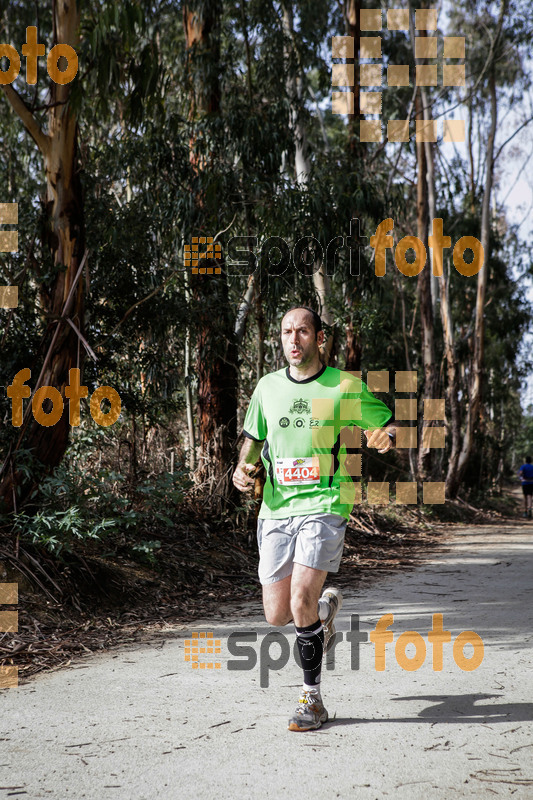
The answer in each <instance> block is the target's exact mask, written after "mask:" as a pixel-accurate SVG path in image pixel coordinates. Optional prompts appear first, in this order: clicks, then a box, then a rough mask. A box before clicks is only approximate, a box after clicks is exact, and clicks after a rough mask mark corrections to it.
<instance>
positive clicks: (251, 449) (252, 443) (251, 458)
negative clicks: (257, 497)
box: [233, 438, 263, 492]
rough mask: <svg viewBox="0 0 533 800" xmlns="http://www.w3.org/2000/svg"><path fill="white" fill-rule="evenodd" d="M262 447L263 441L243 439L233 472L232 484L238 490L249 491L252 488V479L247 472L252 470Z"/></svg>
mask: <svg viewBox="0 0 533 800" xmlns="http://www.w3.org/2000/svg"><path fill="white" fill-rule="evenodd" d="M262 449H263V442H260V441H257V439H249V438H246V439H245V440H244V443H243V446H242V447H241V452H240V453H239V463H238V464H237V467H236V469H235V472H234V473H233V485H234V486H236V487H237V489H238V490H239V492H249V491H250V489H251V488H252V486H253V484H254V479H253V478H251V477H250V475H249V474H248V473H249V472H251V471H252V470H253V468H254V464H255V463H256V461H257V459H258V458H259V456H260V455H261V450H262Z"/></svg>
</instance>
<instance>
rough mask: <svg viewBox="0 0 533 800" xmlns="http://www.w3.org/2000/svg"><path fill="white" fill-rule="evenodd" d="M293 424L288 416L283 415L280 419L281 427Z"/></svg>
mask: <svg viewBox="0 0 533 800" xmlns="http://www.w3.org/2000/svg"><path fill="white" fill-rule="evenodd" d="M290 424H291V421H290V419H289V418H288V417H282V418H281V419H280V421H279V426H280V428H288V427H289V425H290Z"/></svg>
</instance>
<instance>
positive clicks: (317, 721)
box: [289, 689, 328, 731]
mask: <svg viewBox="0 0 533 800" xmlns="http://www.w3.org/2000/svg"><path fill="white" fill-rule="evenodd" d="M327 721H328V712H327V711H326V709H325V708H324V703H323V702H322V699H321V697H320V695H319V694H317V693H316V692H313V691H311V690H306V689H303V690H302V694H301V696H300V699H299V700H298V708H297V709H296V711H295V712H294V714H293V715H292V717H291V718H290V720H289V730H290V731H312V730H315V729H316V728H320V726H321V725H322V723H323V722H327Z"/></svg>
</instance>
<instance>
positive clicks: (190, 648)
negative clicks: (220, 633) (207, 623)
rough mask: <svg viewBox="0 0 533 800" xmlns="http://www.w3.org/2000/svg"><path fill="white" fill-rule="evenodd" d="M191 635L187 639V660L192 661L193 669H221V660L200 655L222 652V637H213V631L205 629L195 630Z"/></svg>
mask: <svg viewBox="0 0 533 800" xmlns="http://www.w3.org/2000/svg"><path fill="white" fill-rule="evenodd" d="M191 637H192V638H191V639H185V661H190V662H191V667H192V668H193V669H221V667H222V662H220V661H214V660H213V659H210V660H204V659H202V660H201V661H200V659H199V656H200V655H204V656H205V655H208V656H209V655H211V656H213V655H218V654H220V653H221V652H222V651H221V647H220V639H213V633H212V632H207V633H206V632H205V631H200V632H198V631H193V632H192V634H191Z"/></svg>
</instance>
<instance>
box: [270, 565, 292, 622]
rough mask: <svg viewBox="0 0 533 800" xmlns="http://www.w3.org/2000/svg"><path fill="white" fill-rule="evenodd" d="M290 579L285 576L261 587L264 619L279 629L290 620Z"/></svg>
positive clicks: (290, 576) (289, 576)
mask: <svg viewBox="0 0 533 800" xmlns="http://www.w3.org/2000/svg"><path fill="white" fill-rule="evenodd" d="M291 578H292V575H287V577H286V578H282V579H281V580H280V581H276V582H275V583H267V584H265V585H264V586H263V608H264V610H265V619H266V621H267V622H268V623H269V624H270V625H274V626H275V627H276V628H281V627H282V626H283V625H287V624H288V623H289V622H291V620H292V612H291Z"/></svg>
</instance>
